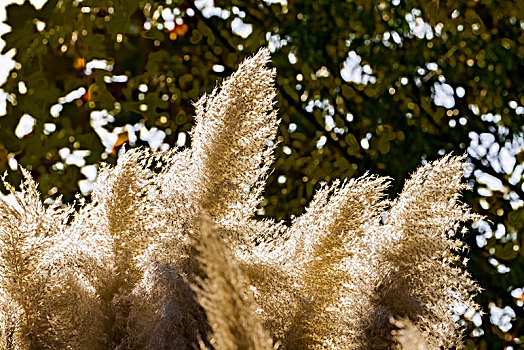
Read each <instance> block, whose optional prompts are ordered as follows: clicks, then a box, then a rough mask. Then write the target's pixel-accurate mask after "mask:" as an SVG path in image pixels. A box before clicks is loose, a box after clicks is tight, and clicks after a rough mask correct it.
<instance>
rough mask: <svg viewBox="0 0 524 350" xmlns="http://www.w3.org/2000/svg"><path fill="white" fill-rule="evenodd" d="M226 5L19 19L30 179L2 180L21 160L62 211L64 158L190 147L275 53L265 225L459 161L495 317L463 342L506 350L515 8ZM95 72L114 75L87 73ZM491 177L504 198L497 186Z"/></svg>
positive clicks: (61, 11) (515, 247)
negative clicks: (224, 99)
mask: <svg viewBox="0 0 524 350" xmlns="http://www.w3.org/2000/svg"><path fill="white" fill-rule="evenodd" d="M217 6H220V8H218V7H212V6H208V5H206V2H205V1H201V2H196V3H193V2H192V1H170V0H166V1H137V0H133V1H116V0H112V1H100V0H97V1H89V0H86V1H72V0H67V1H57V0H49V1H47V2H46V3H45V5H44V6H43V8H42V9H40V10H36V9H34V8H33V7H32V6H31V5H30V4H29V3H27V2H26V3H24V5H22V6H14V5H13V6H9V7H8V8H7V10H8V24H10V25H11V27H12V30H11V32H9V33H8V34H6V35H4V36H3V38H4V39H5V40H6V43H7V45H6V47H5V49H4V52H7V51H8V50H10V49H12V48H15V49H16V54H15V55H14V59H15V61H16V62H18V66H17V67H16V68H15V70H13V72H12V73H11V74H10V76H9V78H8V80H7V82H6V83H5V84H4V85H3V89H4V90H5V91H6V92H8V99H9V101H10V102H8V104H7V115H6V116H4V117H2V118H0V140H1V141H0V143H1V144H0V168H1V169H8V170H9V179H10V180H12V181H14V182H17V181H18V180H20V174H19V173H17V172H16V171H13V170H10V169H9V166H8V163H9V161H11V163H14V161H13V160H14V159H16V161H17V162H18V163H19V164H21V165H23V166H26V167H30V168H31V170H32V172H33V174H34V175H35V177H36V178H37V179H38V181H39V183H40V186H41V190H42V192H43V193H44V195H45V196H49V197H56V196H58V195H59V194H63V195H64V196H65V199H66V200H70V199H72V198H73V194H74V193H75V192H76V191H77V190H78V180H79V179H83V178H84V175H83V174H82V173H81V169H80V167H78V166H76V165H72V164H67V163H72V162H73V160H74V157H69V158H68V157H67V155H68V154H72V153H73V154H77V155H78V154H80V153H78V151H79V150H89V151H90V154H89V155H88V156H86V157H85V158H84V159H85V162H86V164H94V163H96V162H97V161H98V160H99V159H100V158H102V159H104V158H106V157H107V160H108V161H110V162H114V161H115V159H116V153H117V152H116V150H113V148H114V147H113V145H114V143H115V142H117V144H119V143H121V142H124V141H126V140H127V139H129V141H128V142H130V143H131V144H132V146H136V145H147V144H148V143H149V142H152V141H147V140H151V138H150V137H151V130H153V131H155V132H157V133H158V132H160V131H161V132H163V133H164V134H162V133H160V135H161V136H165V137H164V140H163V142H164V143H165V144H166V145H171V146H174V145H176V144H177V143H178V145H183V146H189V140H188V139H189V138H188V137H186V136H185V135H187V133H188V131H189V130H190V128H191V125H192V123H193V121H192V118H191V116H192V115H193V114H194V113H195V112H194V107H193V104H192V102H193V101H195V100H196V98H197V97H198V96H199V95H200V94H201V93H203V92H209V91H211V90H212V88H213V86H214V84H215V81H216V80H217V79H221V78H222V77H225V76H227V75H229V74H230V73H231V72H232V68H233V67H235V65H236V64H237V63H238V62H239V61H240V60H241V59H242V58H243V57H245V56H246V55H249V54H251V53H253V52H255V51H256V50H257V49H258V48H259V47H260V46H267V45H268V46H269V48H270V49H271V51H273V64H274V66H275V67H276V68H277V70H278V72H279V75H278V79H277V82H276V83H277V89H278V98H277V100H278V105H277V107H278V109H279V113H280V118H281V119H282V123H281V124H280V127H279V130H278V136H277V140H278V147H277V148H276V151H275V152H276V159H277V160H276V163H275V171H274V172H273V173H272V175H271V176H270V178H269V183H268V187H267V189H266V190H265V193H264V200H263V201H262V202H261V204H260V207H259V214H260V215H267V216H271V217H277V218H283V217H286V216H287V215H290V216H292V215H299V214H300V213H301V212H302V210H303V209H302V208H303V207H304V204H305V203H307V202H308V201H309V200H310V199H311V198H312V196H313V193H314V189H315V188H318V186H319V183H320V182H321V181H323V180H331V179H333V178H339V177H340V178H346V177H354V176H358V175H362V174H363V173H364V172H365V171H366V170H370V171H372V172H375V173H378V174H382V175H390V176H393V177H394V178H395V179H399V180H400V179H404V178H406V176H407V174H408V173H409V172H410V171H412V170H413V169H414V168H415V166H416V165H417V164H418V163H419V162H420V161H421V160H426V159H427V160H431V159H435V158H436V157H437V156H438V155H443V154H445V153H447V152H450V151H454V152H455V153H456V154H463V153H464V152H465V151H466V150H467V151H468V152H469V154H470V157H469V160H470V161H471V162H472V163H473V168H472V170H471V171H470V173H469V176H470V178H471V185H472V186H473V187H474V192H473V193H471V194H468V195H466V200H467V201H468V202H469V203H471V205H472V206H473V208H474V209H475V211H477V212H479V213H482V214H485V215H487V219H489V221H486V222H482V223H481V224H479V225H478V227H477V230H476V231H475V232H474V233H473V234H471V235H469V236H467V237H466V240H467V242H468V243H469V245H470V246H471V247H472V250H471V252H470V256H471V259H472V260H473V262H472V263H471V265H470V271H471V272H472V273H473V274H474V275H475V277H476V278H477V279H478V280H479V282H480V284H481V286H483V287H484V288H485V292H484V293H482V294H481V295H480V296H479V298H478V301H479V302H480V303H481V305H483V307H484V311H485V312H486V314H485V316H483V319H482V324H481V325H480V323H479V322H478V320H477V323H476V325H475V326H474V325H473V323H472V322H471V320H472V319H474V317H473V316H472V318H470V320H466V323H467V324H468V326H469V327H470V329H471V330H473V329H474V328H475V330H474V331H473V333H470V336H471V339H470V340H468V344H470V345H471V346H473V345H474V344H477V345H478V346H488V347H501V346H502V344H503V343H504V344H508V345H511V344H514V342H515V338H517V337H519V336H520V335H521V334H522V333H523V327H524V324H523V322H522V320H523V319H524V314H523V312H524V311H523V308H522V287H523V286H522V285H521V284H522V281H523V280H524V268H523V266H524V263H523V262H524V261H523V259H524V256H523V254H524V253H523V252H524V250H523V249H521V247H522V246H523V245H524V235H523V234H522V232H523V227H524V220H523V217H524V209H523V207H522V200H523V198H524V193H523V190H522V185H523V177H522V166H521V164H522V163H523V154H524V153H523V152H522V146H523V141H522V133H523V129H522V124H523V123H522V119H523V118H522V113H523V105H524V101H523V93H522V90H523V86H522V84H521V82H520V78H519V70H521V69H522V59H523V58H524V51H523V40H524V39H523V36H522V18H521V16H519V14H521V13H522V12H523V11H524V9H523V3H522V2H519V1H508V0H482V1H462V2H443V1H435V0H433V1H402V2H400V1H392V2H385V1H383V2H380V1H363V0H362V1H360V0H355V1H345V2H344V1H329V0H321V1H288V2H283V4H282V3H271V2H260V1H248V0H246V1H222V2H220V4H218V3H217ZM94 60H95V61H96V62H98V63H99V64H100V66H99V67H102V66H104V67H106V68H104V69H101V68H93V67H96V65H94V66H93V62H94ZM103 60H105V63H104V64H102V61H103ZM90 63H91V64H90ZM109 67H110V68H109ZM123 76H125V78H123ZM124 80H125V81H124ZM73 91H76V95H75V93H73V94H71V93H72V92H73ZM103 111H105V112H103ZM25 114H28V115H30V116H31V117H32V118H34V119H35V125H34V127H33V129H32V133H30V134H28V135H26V136H24V137H21V138H19V137H17V136H16V135H15V133H14V130H15V129H16V127H17V125H18V124H19V121H20V118H21V117H22V116H23V115H25ZM102 124H103V125H102ZM136 124H142V125H143V126H142V127H136V128H134V127H132V126H134V125H136ZM100 125H102V126H100ZM99 126H100V127H99ZM95 127H96V128H95ZM138 128H140V129H141V130H142V131H141V132H139V131H137V130H136V129H138ZM95 129H96V130H98V132H97V131H95ZM51 130H54V131H51ZM104 130H105V131H104ZM146 131H149V133H148V132H146ZM108 132H112V133H113V134H112V135H111V136H107V135H106V134H107V133H108ZM100 135H106V136H105V139H106V140H109V141H107V142H106V144H103V142H102V140H103V139H104V138H101V136H100ZM186 139H187V142H186V143H184V142H183V141H184V140H186ZM60 150H62V151H60ZM75 151H76V152H77V153H75ZM111 153H113V154H111ZM68 159H69V160H68ZM502 160H504V161H502ZM77 164H80V165H81V164H82V162H81V161H79V162H78V163H77ZM490 176H491V177H490ZM486 178H488V179H491V181H490V182H491V184H493V183H495V184H496V185H498V186H495V187H494V186H493V185H492V186H491V189H490V188H488V186H486V184H485V182H486V180H485V179H486ZM493 178H494V179H493ZM85 184H87V183H86V182H85ZM401 185H402V181H397V182H395V183H394V184H393V186H392V187H391V190H390V192H391V193H396V192H398V191H399V190H400V188H401ZM287 218H288V219H289V217H287ZM519 288H520V289H519ZM495 307H496V308H500V309H504V308H505V307H511V308H512V309H513V311H514V314H513V315H514V316H513V318H514V320H513V321H512V323H513V326H512V328H511V329H506V328H505V327H502V329H504V331H502V330H501V328H500V327H499V326H497V325H494V324H492V323H491V320H493V319H494V318H493V317H491V319H490V316H493V313H492V311H493V310H498V309H496V308H495ZM509 314H510V316H511V315H512V314H511V312H510V313H509ZM495 323H496V322H495ZM521 341H522V340H521Z"/></svg>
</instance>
